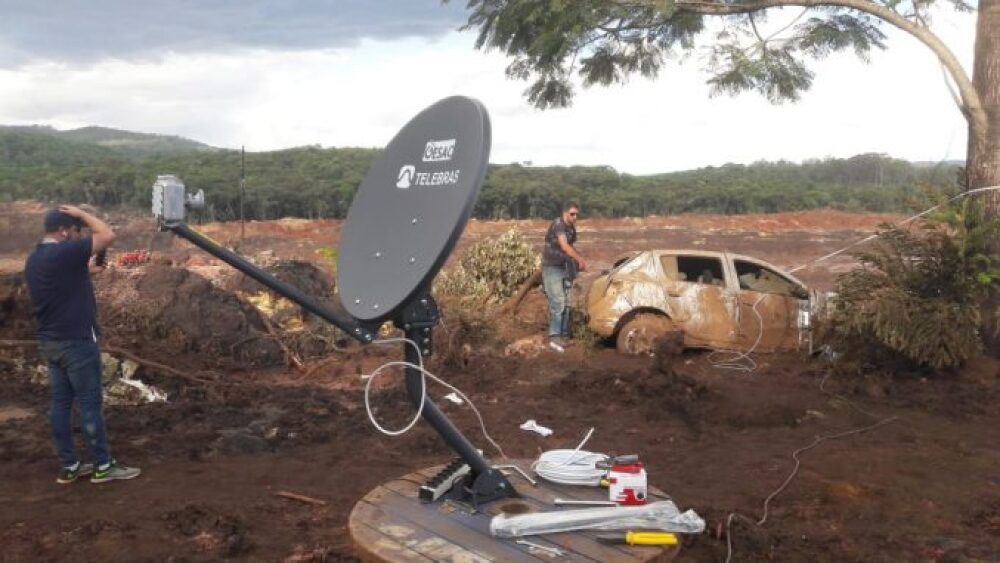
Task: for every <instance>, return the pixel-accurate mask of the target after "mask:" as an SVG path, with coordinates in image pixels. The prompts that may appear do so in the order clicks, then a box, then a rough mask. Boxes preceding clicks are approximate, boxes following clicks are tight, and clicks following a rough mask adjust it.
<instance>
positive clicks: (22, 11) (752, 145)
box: [0, 0, 975, 174]
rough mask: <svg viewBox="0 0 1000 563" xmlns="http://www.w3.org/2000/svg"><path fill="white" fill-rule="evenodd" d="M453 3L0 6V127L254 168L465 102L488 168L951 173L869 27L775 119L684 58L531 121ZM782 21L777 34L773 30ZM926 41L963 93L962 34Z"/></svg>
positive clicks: (925, 107)
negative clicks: (219, 152)
mask: <svg viewBox="0 0 1000 563" xmlns="http://www.w3.org/2000/svg"><path fill="white" fill-rule="evenodd" d="M464 6H465V1H464V0H455V1H453V2H452V3H450V4H447V5H444V6H442V5H441V4H440V3H439V1H438V0H325V1H323V0H295V1H293V0H283V1H279V0H272V1H264V0H241V1H235V0H229V1H222V0H166V1H158V2H138V1H135V0H89V1H87V2H82V1H75V0H39V1H35V2H30V1H28V2H25V1H17V0H0V14H3V17H2V18H0V124H6V125H24V124H45V125H51V126H53V127H56V128H58V129H72V128H76V127H82V126H87V125H101V126H106V127H114V128H120V129H127V130H132V131H140V132H146V133H160V134H167V135H180V136H183V137H187V138H190V139H194V140H197V141H201V142H204V143H208V144H210V145H214V146H218V147H226V148H237V149H238V148H239V147H240V146H241V145H246V147H247V150H248V151H263V150H272V149H279V148H287V147H292V146H301V145H316V144H319V145H322V146H324V147H332V146H335V147H342V146H363V147H381V146H384V145H385V143H387V142H388V141H389V139H391V138H392V136H393V135H394V134H395V133H396V131H397V130H398V129H399V128H400V127H401V126H402V125H404V124H405V123H406V121H408V120H409V118H410V117H412V116H413V115H414V114H416V113H417V112H418V111H419V110H420V109H422V108H423V107H425V106H427V105H430V104H431V103H433V102H434V101H436V100H438V99H440V98H442V97H445V96H449V95H453V94H462V95H466V96H471V97H475V98H478V99H480V100H481V101H482V102H483V103H484V104H485V105H486V107H487V109H488V110H489V112H490V116H491V119H492V124H493V153H492V157H491V161H492V162H494V163H508V162H524V161H530V162H532V163H533V164H535V165H554V164H559V165H573V164H585V165H599V164H607V165H611V166H613V167H614V168H616V169H618V170H620V171H624V172H629V173H633V174H648V173H655V172H667V171H673V170H685V169H691V168H697V167H700V166H708V165H721V164H724V163H726V162H738V163H750V162H753V161H756V160H762V159H764V160H778V159H787V160H793V161H801V160H804V159H809V158H823V157H828V156H832V157H847V156H851V155H854V154H858V153H864V152H880V153H887V154H889V155H892V156H895V157H899V158H905V159H909V160H927V161H939V160H946V159H964V158H965V144H966V124H965V121H964V119H963V118H962V116H961V114H960V113H959V111H958V109H957V108H956V106H955V104H954V102H953V101H952V99H951V97H950V95H949V93H948V90H947V88H946V86H945V83H944V80H943V78H942V72H941V68H940V66H939V65H937V64H936V62H935V59H934V57H933V56H932V55H931V54H930V51H929V50H927V49H926V48H925V47H923V46H922V45H921V44H919V43H918V42H917V41H916V40H915V39H913V38H911V37H909V36H907V35H905V34H903V33H900V32H895V31H894V30H893V29H891V28H888V27H887V28H884V30H885V31H886V32H887V33H888V35H889V40H888V44H889V49H888V50H887V51H880V52H876V53H873V55H872V61H871V64H867V65H866V64H864V63H862V62H860V61H859V60H858V59H857V58H855V57H854V56H853V55H847V54H845V55H838V56H834V57H831V58H829V59H827V60H824V61H821V62H819V63H814V64H813V66H812V69H813V70H814V71H815V72H816V75H817V76H816V80H815V83H814V86H813V88H812V90H810V91H809V92H807V93H806V94H805V95H804V96H803V99H802V101H800V102H798V103H796V104H785V105H780V106H773V105H771V104H769V103H768V102H767V101H766V100H764V99H763V98H761V97H760V96H759V95H756V94H749V93H748V94H743V95H741V96H738V97H735V98H731V97H728V96H721V97H715V98H711V97H709V87H708V86H707V85H706V84H705V80H706V78H707V75H706V74H705V73H704V72H702V71H701V69H700V65H699V60H698V59H699V57H698V55H695V56H693V57H691V58H690V59H689V60H687V61H685V62H683V63H678V62H676V61H671V62H668V63H667V64H666V65H665V67H664V68H663V70H662V72H661V74H660V77H659V78H658V79H657V80H655V81H649V80H646V79H642V78H633V79H632V81H631V82H630V83H628V84H626V85H624V86H616V87H611V88H599V87H595V88H591V89H586V90H579V91H578V92H579V93H578V95H577V98H576V100H575V102H574V104H573V106H572V107H570V108H569V109H563V110H548V111H545V112H542V111H538V110H535V109H533V108H532V107H531V106H530V105H529V104H528V103H527V102H526V101H525V99H524V97H523V95H522V92H523V90H524V89H525V87H526V86H527V85H526V83H523V82H514V81H509V80H507V79H506V78H505V77H504V68H505V67H506V64H507V60H506V59H505V57H504V56H503V55H501V54H499V53H495V52H488V53H487V52H482V51H476V50H475V49H474V48H473V41H474V39H475V35H474V32H459V31H458V28H459V27H460V26H461V25H462V24H463V23H464V22H465V14H464ZM797 14H798V12H797V11H794V12H792V11H789V12H788V13H786V14H780V15H778V16H776V17H772V19H771V24H772V25H775V26H780V25H781V24H782V17H783V16H784V17H785V18H786V19H790V18H792V17H794V16H795V15H797ZM934 29H935V31H936V32H937V33H938V34H939V35H940V36H941V37H942V38H943V39H944V40H945V42H946V43H947V44H948V45H949V46H950V47H951V48H952V49H953V51H955V53H956V55H957V56H958V57H959V59H960V60H961V61H962V62H963V63H964V64H965V65H966V68H967V69H969V70H968V71H969V72H970V74H971V61H972V42H973V37H974V29H975V26H974V15H957V14H954V13H952V12H942V13H941V14H938V15H937V17H936V18H935V26H934Z"/></svg>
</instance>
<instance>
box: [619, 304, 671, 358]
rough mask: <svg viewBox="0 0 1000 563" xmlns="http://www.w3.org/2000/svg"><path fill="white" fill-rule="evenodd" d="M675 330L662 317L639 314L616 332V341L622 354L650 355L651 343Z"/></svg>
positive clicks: (666, 319) (651, 351)
mask: <svg viewBox="0 0 1000 563" xmlns="http://www.w3.org/2000/svg"><path fill="white" fill-rule="evenodd" d="M672 330H676V327H675V326H674V323H673V322H671V321H670V319H668V318H667V317H665V316H663V315H655V314H652V313H640V314H638V315H636V316H635V317H633V318H632V319H631V320H629V321H628V322H627V323H625V326H623V327H622V328H621V330H620V331H618V340H617V341H616V344H617V347H618V351H619V352H621V353H622V354H629V355H633V356H635V355H639V354H652V353H653V342H654V341H655V340H656V338H657V337H658V336H661V335H663V334H665V333H667V332H670V331H672Z"/></svg>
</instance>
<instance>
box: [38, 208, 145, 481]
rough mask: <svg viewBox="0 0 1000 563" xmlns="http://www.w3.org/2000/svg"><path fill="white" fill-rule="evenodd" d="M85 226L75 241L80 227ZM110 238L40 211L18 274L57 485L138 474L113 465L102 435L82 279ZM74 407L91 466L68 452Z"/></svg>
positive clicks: (96, 351)
mask: <svg viewBox="0 0 1000 563" xmlns="http://www.w3.org/2000/svg"><path fill="white" fill-rule="evenodd" d="M84 226H86V227H88V228H89V229H90V235H89V236H83V233H82V227H84ZM114 240H115V234H114V232H113V231H112V230H111V227H109V226H108V225H107V224H106V223H104V222H103V221H101V220H100V219H98V218H97V217H95V216H93V215H91V214H90V213H87V212H86V211H83V210H82V209H79V208H77V207H73V206H70V205H63V206H61V207H59V208H58V209H52V210H50V211H49V212H48V213H46V214H45V238H43V239H42V241H41V242H40V243H39V244H38V246H37V247H35V250H34V251H33V252H32V253H31V255H30V256H28V260H27V262H26V263H25V265H24V277H25V280H26V282H27V284H28V293H29V294H30V295H31V302H32V304H33V305H34V308H35V319H36V321H37V323H38V341H39V342H38V350H39V352H40V353H41V355H42V357H43V358H45V361H46V362H47V363H48V367H49V390H50V391H51V395H52V405H51V411H50V412H49V422H50V423H51V425H52V438H53V440H54V441H55V445H56V452H57V454H58V456H59V462H60V463H61V464H62V471H60V473H59V477H58V478H57V479H56V482H58V483H63V484H65V483H72V482H73V481H76V479H77V478H78V477H83V476H87V475H90V476H91V477H90V481H91V482H92V483H104V482H107V481H112V480H114V479H132V478H135V477H138V476H139V473H140V471H139V469H138V468H136V467H128V466H126V465H124V464H122V463H119V462H117V461H115V459H114V458H112V457H111V453H110V451H109V450H108V443H107V437H106V435H105V432H104V413H103V411H102V407H103V402H104V389H103V385H102V383H101V371H102V370H101V350H100V348H99V347H98V344H97V338H98V336H99V334H100V331H99V330H98V327H97V302H96V300H95V298H94V286H93V285H92V284H91V282H90V274H91V273H96V272H99V271H101V270H103V269H104V268H103V266H102V265H97V264H94V265H91V261H90V258H91V256H94V255H97V254H100V253H102V252H103V251H104V250H105V249H107V248H108V246H110V245H111V243H112V242H114ZM74 400H75V401H76V402H77V403H78V405H79V407H80V416H81V418H82V419H83V431H84V435H85V437H86V442H87V449H88V450H89V451H90V461H91V462H92V463H80V460H79V459H77V457H76V450H75V448H74V447H73V429H72V410H73V401H74Z"/></svg>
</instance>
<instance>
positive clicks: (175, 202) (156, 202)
mask: <svg viewBox="0 0 1000 563" xmlns="http://www.w3.org/2000/svg"><path fill="white" fill-rule="evenodd" d="M204 207H205V191H204V190H198V192H197V193H194V194H189V193H187V192H186V191H185V189H184V182H182V181H181V179H180V178H178V177H177V176H174V175H173V174H162V175H160V176H157V177H156V182H155V183H153V215H154V216H155V217H156V219H157V221H159V223H160V225H161V227H162V226H166V225H171V224H174V223H180V222H182V221H184V211H185V209H202V208H204Z"/></svg>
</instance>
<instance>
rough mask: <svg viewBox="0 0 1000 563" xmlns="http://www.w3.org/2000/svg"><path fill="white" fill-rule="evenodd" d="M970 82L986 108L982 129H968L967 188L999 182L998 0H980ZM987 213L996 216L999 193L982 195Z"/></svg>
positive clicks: (998, 212)
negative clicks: (984, 129)
mask: <svg viewBox="0 0 1000 563" xmlns="http://www.w3.org/2000/svg"><path fill="white" fill-rule="evenodd" d="M974 52H975V63H974V68H973V71H972V83H973V85H974V86H975V88H976V91H977V92H978V93H979V96H980V100H981V101H982V104H983V109H984V110H985V111H986V116H987V121H986V131H975V130H973V129H972V128H970V129H969V148H968V155H967V159H968V161H967V163H966V171H967V174H968V181H969V188H970V189H971V188H982V187H985V186H996V185H1000V0H980V1H979V17H978V21H977V23H976V44H975V51H974ZM985 197H986V201H987V202H988V205H987V208H988V209H989V210H990V215H991V216H993V217H996V216H998V215H1000V193H998V192H988V193H987V194H986V196H985Z"/></svg>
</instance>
